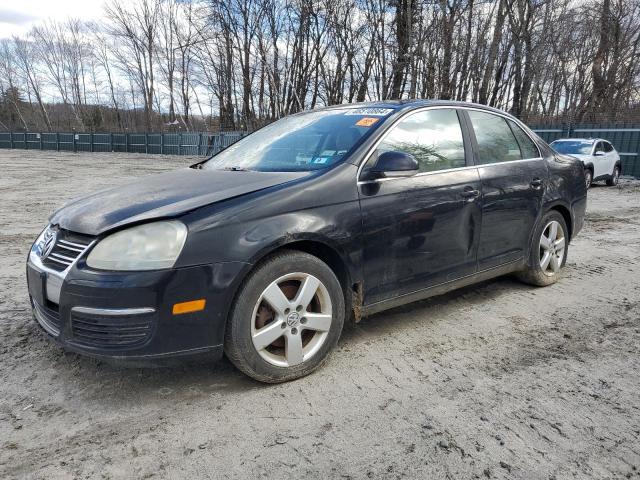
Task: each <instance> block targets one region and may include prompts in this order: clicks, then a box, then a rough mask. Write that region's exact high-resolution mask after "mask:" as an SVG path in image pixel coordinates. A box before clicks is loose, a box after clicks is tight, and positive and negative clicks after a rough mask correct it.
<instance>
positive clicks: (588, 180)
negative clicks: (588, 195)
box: [584, 168, 593, 190]
mask: <svg viewBox="0 0 640 480" xmlns="http://www.w3.org/2000/svg"><path fill="white" fill-rule="evenodd" d="M584 183H585V184H586V185H587V190H588V189H589V188H590V187H591V184H592V183H593V172H592V171H591V170H590V169H588V168H587V169H585V171H584Z"/></svg>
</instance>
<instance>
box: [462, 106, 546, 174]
mask: <svg viewBox="0 0 640 480" xmlns="http://www.w3.org/2000/svg"><path fill="white" fill-rule="evenodd" d="M469 117H470V118H471V124H472V125H473V131H474V132H475V134H476V140H477V142H478V161H479V163H480V164H481V165H486V164H488V163H500V162H509V161H512V160H521V159H522V154H521V152H520V145H519V144H518V142H517V141H516V137H515V136H514V135H513V132H512V131H511V128H510V127H509V125H508V124H507V121H506V120H505V119H504V118H502V117H499V116H497V115H492V114H490V113H484V112H478V111H475V110H471V111H469ZM535 156H536V157H537V156H538V155H535Z"/></svg>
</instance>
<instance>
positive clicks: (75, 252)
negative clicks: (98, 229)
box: [42, 229, 93, 272]
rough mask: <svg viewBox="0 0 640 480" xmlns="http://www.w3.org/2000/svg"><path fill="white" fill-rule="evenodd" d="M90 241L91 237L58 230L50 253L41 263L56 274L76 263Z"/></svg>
mask: <svg viewBox="0 0 640 480" xmlns="http://www.w3.org/2000/svg"><path fill="white" fill-rule="evenodd" d="M92 241H93V237H91V236H89V235H81V234H79V233H74V232H70V231H68V230H62V229H60V230H58V232H57V237H56V243H55V245H54V246H53V249H52V250H51V253H49V255H47V256H46V257H45V258H44V259H43V260H42V263H43V264H44V265H46V266H47V267H49V268H51V269H53V270H56V271H57V272H62V271H63V270H66V269H67V267H69V266H70V265H71V264H72V263H73V262H75V261H76V259H77V258H78V257H79V256H80V255H81V254H82V253H83V252H84V251H85V250H86V248H87V247H88V246H89V245H90V244H91V242H92Z"/></svg>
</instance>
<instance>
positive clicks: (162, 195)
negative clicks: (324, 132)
mask: <svg viewBox="0 0 640 480" xmlns="http://www.w3.org/2000/svg"><path fill="white" fill-rule="evenodd" d="M308 174H309V173H308V172H254V171H225V170H198V169H192V168H186V169H181V170H175V171H171V172H166V173H161V174H158V175H151V176H148V177H143V178H138V179H136V180H135V181H133V182H131V183H129V184H126V185H123V186H120V187H115V188H111V189H108V190H104V191H101V192H98V193H95V194H92V195H89V196H86V197H82V198H79V199H76V200H73V201H71V202H69V203H67V204H66V205H65V206H63V207H62V208H61V209H60V210H58V211H57V212H55V213H54V214H53V215H52V216H51V218H50V219H49V221H50V223H51V224H53V225H59V226H60V228H64V229H67V230H71V231H74V232H78V233H84V234H87V235H99V234H101V233H103V232H106V231H107V230H111V229H114V228H118V227H121V226H123V225H126V224H129V223H134V222H140V221H145V220H152V219H154V218H167V217H173V216H177V215H180V214H182V213H185V212H188V211H190V210H193V209H195V208H198V207H202V206H205V205H209V204H212V203H215V202H219V201H222V200H227V199H230V198H233V197H238V196H240V195H245V194H247V193H251V192H255V191H257V190H262V189H264V188H268V187H273V186H276V185H280V184H282V183H285V182H289V181H292V180H296V179H298V178H302V177H304V176H306V175H308Z"/></svg>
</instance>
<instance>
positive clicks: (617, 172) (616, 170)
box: [613, 167, 620, 185]
mask: <svg viewBox="0 0 640 480" xmlns="http://www.w3.org/2000/svg"><path fill="white" fill-rule="evenodd" d="M618 180H620V169H619V168H618V167H616V168H614V169H613V184H614V185H617V184H618Z"/></svg>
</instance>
